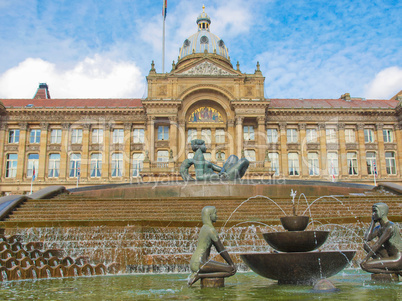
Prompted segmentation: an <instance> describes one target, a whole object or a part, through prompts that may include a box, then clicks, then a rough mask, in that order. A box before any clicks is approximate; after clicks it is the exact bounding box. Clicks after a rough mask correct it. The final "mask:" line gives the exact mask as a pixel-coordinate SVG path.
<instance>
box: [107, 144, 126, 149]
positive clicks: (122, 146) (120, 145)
mask: <svg viewBox="0 0 402 301" xmlns="http://www.w3.org/2000/svg"><path fill="white" fill-rule="evenodd" d="M110 150H111V151H124V144H111V145H110Z"/></svg>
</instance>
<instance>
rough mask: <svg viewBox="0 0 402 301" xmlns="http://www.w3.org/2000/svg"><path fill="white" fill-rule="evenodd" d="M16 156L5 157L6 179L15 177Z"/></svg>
mask: <svg viewBox="0 0 402 301" xmlns="http://www.w3.org/2000/svg"><path fill="white" fill-rule="evenodd" d="M17 163H18V154H8V155H7V156H6V178H15V177H16V176H17Z"/></svg>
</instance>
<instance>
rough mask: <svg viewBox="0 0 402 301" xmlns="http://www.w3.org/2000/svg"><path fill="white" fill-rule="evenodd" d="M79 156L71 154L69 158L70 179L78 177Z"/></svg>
mask: <svg viewBox="0 0 402 301" xmlns="http://www.w3.org/2000/svg"><path fill="white" fill-rule="evenodd" d="M80 167H81V154H71V156H70V174H69V176H70V178H77V177H78V176H79V175H80V172H81V171H80Z"/></svg>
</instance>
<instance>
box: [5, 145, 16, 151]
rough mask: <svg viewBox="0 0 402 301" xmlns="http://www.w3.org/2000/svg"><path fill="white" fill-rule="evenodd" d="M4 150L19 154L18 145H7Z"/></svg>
mask: <svg viewBox="0 0 402 301" xmlns="http://www.w3.org/2000/svg"><path fill="white" fill-rule="evenodd" d="M4 150H5V151H6V152H17V151H18V145H6V146H5V147H4Z"/></svg>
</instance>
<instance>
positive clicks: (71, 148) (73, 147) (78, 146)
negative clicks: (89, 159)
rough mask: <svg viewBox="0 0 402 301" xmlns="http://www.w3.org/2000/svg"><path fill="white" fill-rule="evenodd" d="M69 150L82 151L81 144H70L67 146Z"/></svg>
mask: <svg viewBox="0 0 402 301" xmlns="http://www.w3.org/2000/svg"><path fill="white" fill-rule="evenodd" d="M68 150H69V151H72V152H80V151H82V145H81V144H72V145H70V146H69V147H68Z"/></svg>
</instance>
